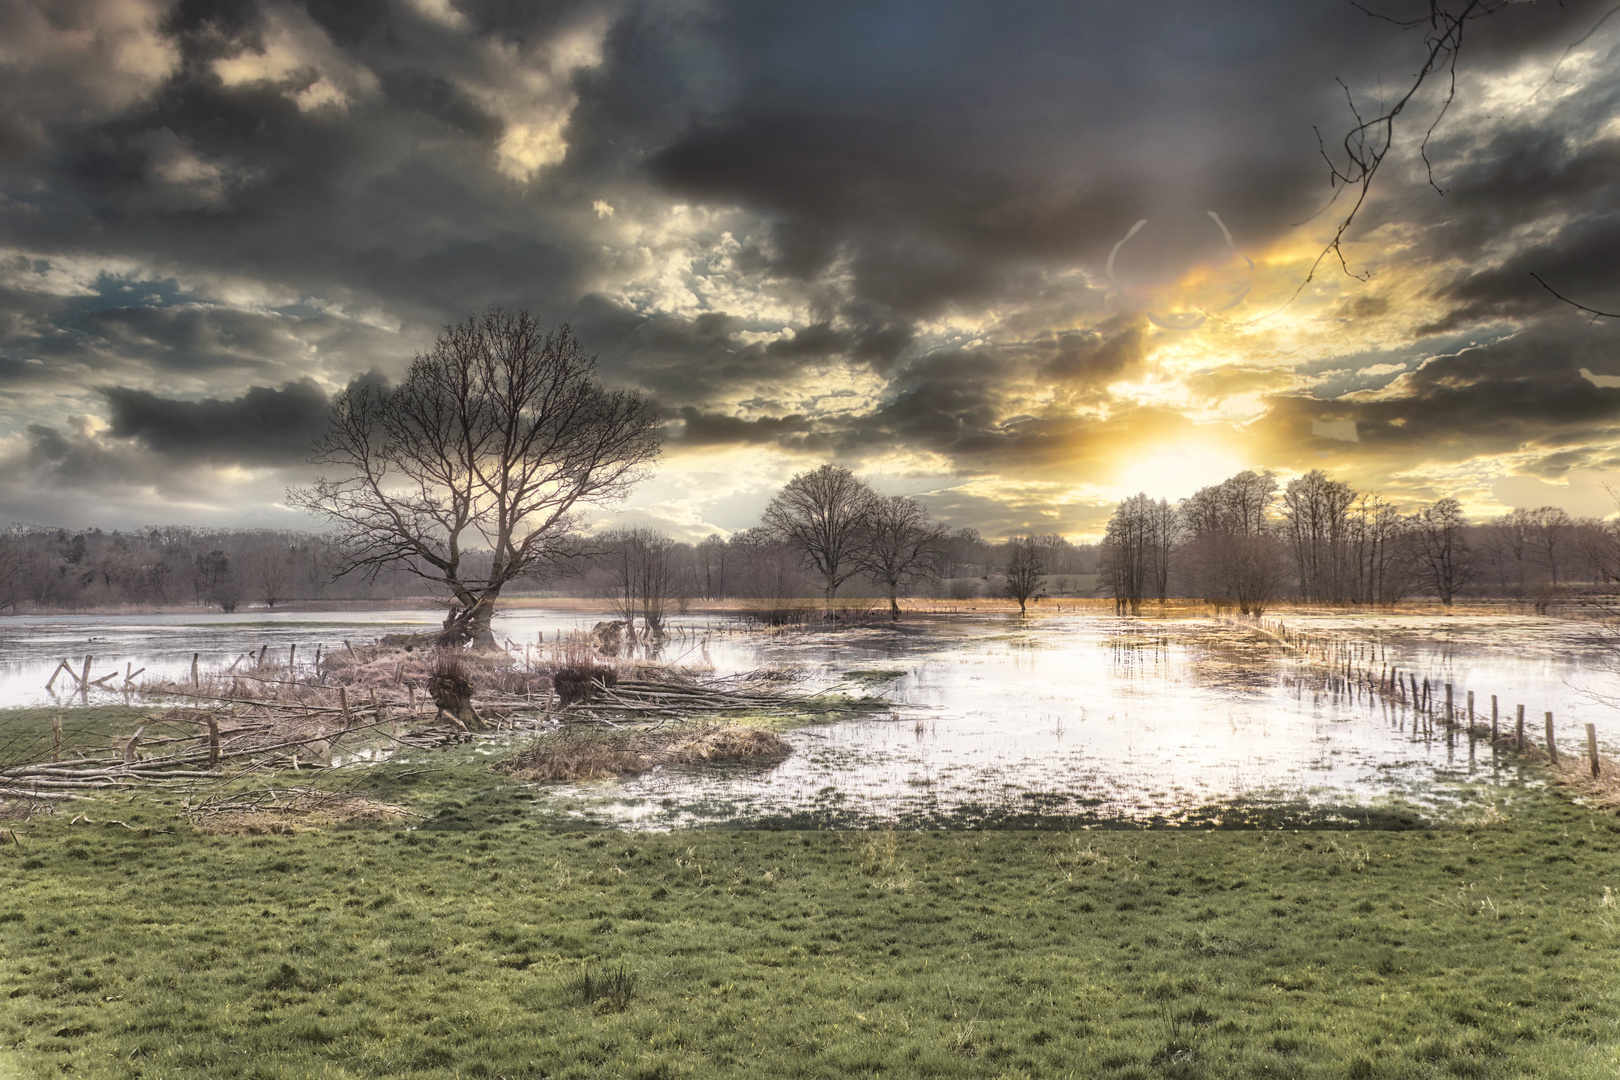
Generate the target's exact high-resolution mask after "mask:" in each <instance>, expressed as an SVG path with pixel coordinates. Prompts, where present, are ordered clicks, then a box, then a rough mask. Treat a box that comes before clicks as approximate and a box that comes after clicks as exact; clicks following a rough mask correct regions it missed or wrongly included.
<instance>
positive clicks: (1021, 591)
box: [1005, 536, 1046, 615]
mask: <svg viewBox="0 0 1620 1080" xmlns="http://www.w3.org/2000/svg"><path fill="white" fill-rule="evenodd" d="M1045 554H1046V553H1045V551H1044V550H1043V547H1042V545H1041V544H1039V543H1037V542H1036V540H1035V538H1034V537H1032V536H1015V537H1013V538H1012V539H1011V540H1010V541H1009V542H1008V544H1007V584H1006V586H1005V588H1006V592H1007V595H1008V596H1010V597H1012V598H1013V599H1014V600H1016V601H1018V614H1020V615H1026V614H1028V609H1027V605H1028V603H1029V599H1030V597H1032V596H1035V595H1036V594H1037V593H1039V592H1040V589H1041V582H1042V581H1043V580H1045V576H1046V560H1045Z"/></svg>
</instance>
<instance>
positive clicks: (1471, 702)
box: [1468, 690, 1474, 737]
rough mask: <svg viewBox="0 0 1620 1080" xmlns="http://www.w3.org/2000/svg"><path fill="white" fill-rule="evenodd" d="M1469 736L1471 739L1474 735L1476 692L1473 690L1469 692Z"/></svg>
mask: <svg viewBox="0 0 1620 1080" xmlns="http://www.w3.org/2000/svg"><path fill="white" fill-rule="evenodd" d="M1468 734H1469V736H1470V737H1472V736H1473V734H1474V692H1473V691H1472V690H1470V691H1468Z"/></svg>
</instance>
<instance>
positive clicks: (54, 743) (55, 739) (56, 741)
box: [51, 713, 62, 761]
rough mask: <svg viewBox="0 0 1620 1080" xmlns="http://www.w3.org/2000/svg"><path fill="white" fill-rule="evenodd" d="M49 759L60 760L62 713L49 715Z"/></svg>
mask: <svg viewBox="0 0 1620 1080" xmlns="http://www.w3.org/2000/svg"><path fill="white" fill-rule="evenodd" d="M51 760H52V761H61V760H62V714H61V713H57V714H56V715H55V716H53V717H51Z"/></svg>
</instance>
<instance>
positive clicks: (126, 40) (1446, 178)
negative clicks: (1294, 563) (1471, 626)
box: [0, 0, 1620, 536]
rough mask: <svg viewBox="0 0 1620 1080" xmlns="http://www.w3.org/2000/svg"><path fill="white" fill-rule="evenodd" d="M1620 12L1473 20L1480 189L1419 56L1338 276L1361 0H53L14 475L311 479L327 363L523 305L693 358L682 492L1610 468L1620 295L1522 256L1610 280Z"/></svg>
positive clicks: (21, 130) (1007, 502)
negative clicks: (490, 309)
mask: <svg viewBox="0 0 1620 1080" xmlns="http://www.w3.org/2000/svg"><path fill="white" fill-rule="evenodd" d="M1426 10H1427V6H1426V5H1423V4H1417V3H1407V2H1406V0H1398V2H1397V3H1396V4H1395V7H1394V8H1393V9H1391V11H1390V13H1391V14H1393V15H1394V16H1397V17H1399V16H1402V15H1403V14H1421V13H1422V12H1424V11H1426ZM1607 10H1608V9H1607V8H1606V7H1604V6H1603V5H1601V4H1598V3H1595V2H1572V3H1569V4H1565V5H1561V6H1560V5H1508V6H1506V7H1505V8H1504V9H1503V10H1502V11H1500V12H1498V13H1496V14H1493V15H1491V16H1489V17H1488V18H1483V19H1480V20H1477V21H1475V22H1472V23H1470V25H1469V32H1468V37H1467V40H1466V43H1465V48H1464V53H1463V56H1462V62H1461V66H1460V68H1459V72H1460V81H1459V83H1458V88H1457V99H1456V102H1455V104H1454V105H1453V106H1452V108H1451V109H1450V111H1449V112H1448V113H1447V116H1446V118H1445V120H1444V122H1443V123H1442V124H1441V125H1440V127H1439V128H1438V129H1437V130H1436V132H1435V135H1434V138H1433V139H1432V141H1431V143H1430V146H1429V149H1428V157H1429V160H1430V161H1431V162H1432V163H1433V166H1434V173H1433V176H1434V183H1435V184H1436V185H1438V186H1439V187H1440V188H1441V189H1443V190H1444V192H1445V193H1444V195H1441V194H1440V193H1438V192H1437V191H1436V190H1435V188H1434V187H1433V186H1431V185H1430V173H1429V171H1428V169H1427V167H1426V166H1425V164H1424V162H1423V160H1422V159H1421V158H1420V157H1419V156H1418V154H1417V152H1416V144H1417V140H1418V139H1419V138H1421V131H1422V130H1423V129H1424V128H1426V127H1427V125H1428V123H1429V122H1430V121H1431V120H1432V119H1433V117H1434V115H1435V111H1436V109H1437V108H1438V106H1439V104H1440V100H1441V99H1440V94H1441V93H1442V92H1443V88H1441V87H1431V88H1429V89H1428V90H1426V91H1425V92H1424V93H1423V94H1420V95H1419V96H1418V98H1417V99H1415V100H1414V102H1413V104H1412V105H1411V106H1410V107H1409V109H1408V111H1407V113H1406V114H1405V115H1403V118H1402V124H1403V125H1404V126H1403V127H1401V128H1399V129H1398V133H1397V134H1398V141H1397V146H1396V149H1395V151H1394V152H1393V153H1392V154H1391V155H1390V157H1389V158H1388V159H1387V161H1386V162H1385V165H1384V168H1383V170H1382V171H1381V173H1380V175H1379V178H1378V183H1377V185H1376V186H1375V188H1374V190H1373V194H1372V197H1371V199H1370V200H1369V201H1368V203H1367V204H1366V205H1365V206H1364V207H1363V208H1362V210H1361V212H1360V216H1359V218H1358V220H1357V224H1356V226H1355V227H1354V228H1353V229H1352V230H1351V231H1350V232H1349V234H1348V235H1347V238H1346V243H1345V245H1344V253H1345V256H1346V260H1347V262H1348V264H1349V268H1350V269H1351V270H1352V271H1354V272H1355V273H1356V274H1358V275H1363V276H1364V277H1365V280H1362V279H1361V278H1358V277H1351V276H1348V275H1346V274H1344V273H1342V272H1341V271H1340V270H1339V268H1338V267H1337V266H1336V265H1333V262H1332V260H1330V262H1329V264H1325V265H1323V266H1321V267H1319V268H1318V269H1317V272H1316V274H1315V277H1314V278H1313V279H1312V280H1311V281H1310V283H1309V284H1308V285H1305V284H1304V283H1305V280H1306V276H1307V275H1308V274H1309V273H1310V271H1311V267H1312V265H1313V262H1314V260H1315V259H1316V258H1317V256H1318V255H1319V254H1320V253H1321V251H1322V249H1323V244H1324V243H1325V242H1326V240H1327V239H1328V237H1329V236H1330V235H1331V234H1332V231H1333V229H1334V228H1335V227H1336V225H1337V224H1338V222H1339V221H1341V220H1342V216H1343V214H1344V213H1346V212H1347V211H1348V198H1347V197H1345V196H1343V195H1341V196H1340V198H1339V199H1338V200H1337V201H1336V202H1333V201H1332V200H1333V196H1334V192H1333V190H1332V189H1331V188H1330V187H1329V186H1328V184H1327V182H1326V181H1327V170H1326V167H1325V165H1324V163H1323V162H1322V160H1321V158H1320V156H1319V144H1318V141H1317V134H1316V133H1317V131H1320V132H1321V133H1322V135H1323V137H1324V140H1325V142H1326V146H1327V149H1328V151H1329V153H1333V152H1334V148H1335V141H1336V139H1337V138H1339V137H1341V136H1342V134H1343V133H1344V132H1345V131H1346V130H1348V128H1349V126H1350V125H1351V124H1352V123H1353V121H1352V118H1351V117H1352V114H1351V112H1350V108H1349V104H1348V103H1347V102H1346V100H1345V92H1346V88H1348V90H1349V92H1350V93H1351V95H1352V96H1353V98H1354V100H1355V102H1356V104H1357V106H1358V107H1359V108H1361V109H1362V110H1363V112H1364V113H1366V112H1367V110H1369V109H1371V110H1376V107H1377V103H1378V102H1379V101H1385V100H1388V99H1389V95H1390V94H1391V93H1393V92H1394V88H1396V87H1400V86H1402V85H1404V84H1405V82H1407V81H1409V79H1410V76H1411V72H1412V71H1413V70H1414V66H1415V65H1416V64H1418V63H1419V62H1421V48H1422V43H1421V40H1420V39H1419V38H1418V37H1417V36H1415V35H1414V34H1413V33H1406V32H1403V31H1401V30H1399V29H1398V28H1396V27H1395V26H1393V25H1391V23H1389V22H1388V21H1385V20H1382V19H1378V18H1373V17H1369V16H1368V15H1367V14H1366V13H1364V12H1363V11H1361V10H1360V9H1358V8H1357V7H1356V6H1354V5H1351V4H1349V3H1344V4H1329V5H1319V4H1317V5H1312V4H1297V3H1284V2H1282V0H1243V2H1239V3H1233V4H1223V5H1210V4H1207V3H1194V2H1193V0H1177V2H1174V3H1171V4H1169V5H1168V6H1163V5H1161V6H1160V7H1158V8H1155V9H1154V11H1153V12H1152V13H1151V14H1144V13H1143V12H1142V11H1141V10H1138V9H1137V8H1134V7H1131V6H1130V5H1119V4H1104V3H1089V2H1088V3H1080V4H1071V5H1067V6H1050V5H1048V6H1045V7H1029V6H1022V7H1021V6H1016V5H1015V6H1012V7H1009V6H1007V5H1004V4H990V3H985V2H982V0H974V2H969V0H945V2H943V3H939V4H934V5H927V6H918V5H915V4H912V3H909V2H901V0H880V2H877V3H870V2H864V0H863V2H856V0H832V2H829V3H824V4H817V5H783V4H771V3H763V2H759V0H683V2H681V3H674V4H671V3H649V2H645V0H564V2H560V3H548V4H544V5H541V4H509V3H496V2H493V0H391V2H386V3H385V2H377V3H347V2H342V3H340V2H337V0H20V2H18V3H13V4H11V5H10V6H8V7H5V8H4V9H3V10H0V456H3V457H4V462H3V463H0V464H3V465H4V466H5V467H7V468H8V469H9V470H10V471H9V472H8V474H7V476H6V478H5V480H4V482H3V483H0V518H3V517H14V518H26V519H28V520H33V521H54V520H61V521H64V522H65V521H68V520H69V519H70V518H74V516H75V515H77V514H79V513H80V510H81V508H82V506H83V505H84V500H85V497H86V496H87V495H93V496H94V497H95V498H96V499H99V500H103V501H102V502H100V503H99V504H98V505H101V506H104V507H107V508H108V509H107V511H106V512H107V513H108V514H109V515H111V516H110V517H109V518H108V519H107V520H106V521H105V522H102V523H103V524H107V525H131V524H143V523H147V522H152V521H164V520H173V521H198V522H202V521H205V520H206V522H208V523H228V522H230V521H248V520H252V521H255V522H266V521H276V522H281V523H290V522H292V521H294V520H295V519H294V518H292V517H291V516H290V512H289V511H287V510H286V509H285V508H284V507H282V506H280V505H279V500H280V492H281V490H282V489H283V487H284V486H285V485H286V484H287V483H289V482H297V481H298V480H300V479H301V478H302V477H303V476H304V475H305V466H304V459H305V457H306V451H307V446H308V442H309V439H310V437H311V436H312V435H313V434H315V433H316V432H318V431H319V429H320V426H321V424H322V422H323V418H324V415H325V407H326V401H327V400H328V399H329V396H330V394H331V393H332V392H334V391H335V390H337V389H339V388H341V387H342V386H344V385H345V384H347V383H348V382H349V381H350V380H351V379H353V378H354V377H356V376H357V375H358V374H359V373H361V372H373V373H375V376H374V377H379V378H382V377H397V376H398V375H399V374H400V373H401V372H402V371H403V370H404V367H405V365H406V364H408V362H409V361H410V359H411V357H412V356H413V355H414V354H415V353H416V352H417V351H418V350H420V349H423V348H425V347H426V346H427V345H428V344H430V343H431V341H432V339H433V336H434V334H435V333H436V332H437V331H438V329H439V328H440V327H441V326H442V325H443V324H444V323H446V322H449V321H452V320H455V319H459V318H462V317H464V316H466V315H467V314H469V313H471V312H474V311H478V310H481V309H483V308H485V307H487V306H489V305H491V304H503V305H507V306H518V305H521V306H526V307H528V308H530V309H531V310H533V311H534V312H535V313H536V314H537V315H538V316H539V317H540V318H541V319H542V320H545V321H547V322H563V321H568V322H570V323H572V324H573V326H574V328H575V330H576V332H577V333H578V334H579V335H580V337H581V339H582V340H583V341H584V342H585V343H586V344H587V346H588V347H589V348H591V349H593V350H596V351H597V352H598V354H599V362H600V367H599V370H600V373H601V374H602V376H603V378H604V379H605V380H607V381H608V382H610V383H612V384H614V385H621V386H637V387H640V388H642V389H644V390H646V391H647V392H648V393H650V394H651V395H652V396H653V397H654V398H655V399H656V400H657V401H658V402H659V403H660V406H661V407H662V409H663V410H664V415H665V419H666V421H667V424H668V428H667V430H668V432H669V437H670V443H669V454H668V456H667V460H666V463H665V464H664V466H663V467H662V472H661V473H660V475H659V477H658V479H657V480H656V481H655V482H654V483H652V484H650V485H647V486H646V487H645V488H644V489H643V490H642V491H641V492H640V493H638V494H637V495H636V496H635V498H634V499H633V500H632V503H631V505H630V506H629V507H628V508H627V510H626V513H627V515H628V517H627V520H635V521H642V522H647V523H651V524H660V525H662V526H664V527H667V528H670V529H672V530H675V531H677V532H679V533H680V534H681V535H685V536H698V535H702V534H703V533H704V532H705V531H707V530H708V529H711V528H718V529H722V530H733V529H736V528H742V527H746V526H747V525H748V524H751V523H752V521H753V520H755V518H756V516H757V513H758V509H759V507H760V506H761V505H762V504H763V502H764V500H765V499H767V498H768V497H769V494H770V492H771V491H772V490H773V488H774V487H775V486H776V485H779V484H780V483H781V482H782V481H783V480H785V479H786V478H787V477H789V476H791V475H792V474H793V472H795V471H797V470H800V469H803V468H807V467H811V466H813V465H815V464H816V463H818V462H819V461H821V460H826V459H829V458H836V459H838V460H840V461H843V462H845V463H846V464H849V465H851V466H852V467H855V468H857V469H859V470H861V471H863V472H864V473H866V474H868V475H870V476H872V477H874V478H875V479H877V480H878V481H879V482H880V484H881V485H883V486H884V488H885V490H895V491H904V492H906V493H908V494H915V495H918V496H919V497H922V498H924V499H926V500H927V501H928V502H929V504H930V505H931V506H932V507H933V508H934V509H935V510H936V512H938V513H939V514H941V515H942V516H944V517H946V518H947V519H948V520H949V521H950V523H951V524H953V525H974V526H978V527H981V528H983V529H984V530H985V531H986V532H987V533H989V534H992V535H994V534H999V533H1001V532H1003V531H1007V530H1013V529H1017V530H1024V529H1031V528H1039V529H1041V530H1042V531H1047V530H1048V529H1058V530H1063V531H1068V532H1073V533H1078V534H1089V533H1092V532H1095V531H1096V529H1097V528H1098V526H1099V523H1100V522H1101V521H1102V520H1104V519H1105V518H1106V516H1107V512H1108V508H1109V506H1110V505H1111V503H1112V502H1113V501H1114V500H1115V499H1117V498H1119V497H1120V496H1121V495H1123V494H1129V493H1130V492H1131V491H1132V490H1134V489H1135V488H1137V487H1146V488H1148V489H1149V490H1151V491H1153V492H1155V493H1156V494H1164V495H1171V496H1175V495H1182V494H1187V493H1188V492H1189V491H1190V490H1191V488H1192V486H1195V485H1196V484H1198V483H1203V482H1210V481H1211V480H1218V479H1220V477H1219V476H1218V475H1211V474H1213V473H1216V472H1218V471H1219V470H1221V469H1228V468H1229V469H1233V470H1235V469H1237V468H1242V467H1245V466H1264V467H1272V468H1276V469H1278V470H1280V471H1282V472H1283V473H1284V474H1290V473H1296V472H1301V471H1304V470H1306V469H1309V468H1314V467H1323V468H1327V469H1329V470H1331V471H1333V472H1334V473H1335V475H1340V476H1342V477H1343V478H1345V479H1347V480H1351V481H1352V482H1354V483H1357V484H1361V485H1365V486H1368V487H1372V488H1377V489H1381V490H1384V491H1387V492H1388V493H1390V494H1391V495H1392V496H1394V497H1396V498H1398V499H1402V500H1408V501H1413V500H1418V499H1424V498H1432V497H1434V495H1435V494H1436V493H1439V492H1444V493H1447V494H1456V495H1459V496H1460V497H1462V498H1463V499H1464V500H1465V503H1466V504H1467V505H1468V507H1469V509H1470V511H1472V512H1474V513H1493V512H1500V511H1501V510H1502V509H1504V508H1505V507H1506V506H1507V505H1510V504H1512V503H1513V502H1514V501H1515V500H1518V499H1521V498H1524V499H1531V498H1534V499H1540V500H1541V501H1542V502H1545V501H1556V500H1554V499H1552V498H1551V497H1550V496H1549V495H1548V491H1549V490H1551V491H1552V493H1553V495H1557V494H1558V493H1559V492H1565V493H1567V496H1568V501H1569V502H1570V505H1571V507H1572V508H1573V507H1575V506H1577V505H1578V506H1581V507H1589V505H1590V503H1591V502H1592V500H1591V498H1590V497H1589V496H1590V494H1591V491H1592V490H1599V489H1600V485H1601V483H1602V478H1603V477H1604V476H1606V475H1607V470H1610V469H1613V468H1614V467H1615V462H1616V461H1617V460H1620V412H1617V408H1620V396H1617V395H1620V390H1617V389H1616V388H1615V387H1614V386H1613V385H1610V382H1609V380H1613V379H1615V378H1620V337H1617V335H1620V327H1614V326H1612V325H1611V323H1610V321H1608V320H1599V321H1597V322H1596V323H1595V324H1594V323H1593V322H1592V321H1591V319H1590V316H1583V315H1582V314H1581V313H1580V312H1578V311H1577V310H1576V309H1575V308H1573V307H1571V306H1570V305H1569V304H1567V303H1563V302H1561V301H1560V300H1558V299H1557V298H1555V297H1554V296H1552V295H1551V293H1549V292H1548V291H1547V290H1546V289H1544V288H1543V287H1542V286H1541V285H1539V284H1537V282H1536V280H1535V278H1533V277H1532V276H1531V275H1535V276H1536V277H1539V278H1540V279H1541V280H1543V281H1545V282H1546V283H1547V284H1548V285H1549V286H1551V287H1552V288H1554V289H1557V290H1558V291H1559V292H1560V293H1562V294H1564V295H1565V296H1567V297H1570V298H1573V299H1576V300H1577V301H1578V302H1580V303H1582V304H1585V305H1587V306H1589V307H1596V308H1599V309H1602V310H1610V311H1612V310H1617V309H1620V261H1617V259H1616V257H1615V256H1616V252H1617V251H1620V195H1617V191H1620V189H1617V187H1616V185H1615V184H1614V182H1613V177H1614V176H1615V174H1616V170H1617V168H1620V126H1617V125H1616V122H1615V120H1614V117H1615V115H1616V110H1617V109H1620V78H1616V74H1617V72H1616V67H1617V64H1616V59H1617V55H1616V52H1615V50H1616V48H1617V46H1620V20H1608V21H1607V22H1606V23H1604V24H1602V25H1601V26H1599V25H1598V23H1599V20H1600V19H1601V18H1602V17H1603V15H1604V13H1605V12H1606V11H1607ZM1594 26H1597V30H1596V31H1595V32H1593V33H1591V34H1589V35H1588V31H1591V30H1593V28H1594ZM1583 35H1586V36H1584V37H1583ZM1572 44H1573V47H1572ZM1555 69H1556V70H1555ZM1339 79H1342V80H1343V85H1341V84H1340V83H1339V82H1338V81H1337V80H1339ZM1313 129H1314V130H1313ZM1302 285H1303V286H1304V287H1302ZM114 518H116V519H117V520H114Z"/></svg>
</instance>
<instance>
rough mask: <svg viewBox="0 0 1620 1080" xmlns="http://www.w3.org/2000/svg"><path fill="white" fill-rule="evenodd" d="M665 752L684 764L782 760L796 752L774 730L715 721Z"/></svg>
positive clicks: (676, 742) (670, 758)
mask: <svg viewBox="0 0 1620 1080" xmlns="http://www.w3.org/2000/svg"><path fill="white" fill-rule="evenodd" d="M665 753H666V755H667V756H666V758H665V760H667V761H672V762H676V763H679V764H683V765H694V764H697V763H698V762H704V761H765V760H778V761H780V760H781V759H783V758H786V757H788V756H789V755H790V754H792V753H793V746H792V744H790V743H789V742H788V741H787V740H786V739H784V738H782V737H781V736H780V735H777V734H776V733H774V732H770V731H762V730H761V729H759V728H752V727H731V726H720V725H716V726H710V727H704V728H701V729H699V730H697V731H695V732H690V733H688V734H687V735H686V737H684V738H679V739H677V740H676V741H675V743H674V744H673V745H671V746H670V747H669V749H668V750H667V751H665Z"/></svg>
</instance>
